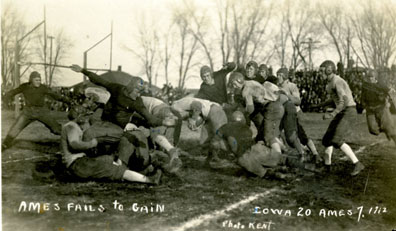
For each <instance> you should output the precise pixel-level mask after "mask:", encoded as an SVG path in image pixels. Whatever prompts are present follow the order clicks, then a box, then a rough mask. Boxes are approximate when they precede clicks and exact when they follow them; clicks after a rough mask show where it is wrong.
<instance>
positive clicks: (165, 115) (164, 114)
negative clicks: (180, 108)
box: [158, 106, 177, 120]
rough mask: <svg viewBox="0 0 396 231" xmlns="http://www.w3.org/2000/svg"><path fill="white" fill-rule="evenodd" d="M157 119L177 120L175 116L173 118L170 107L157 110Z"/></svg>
mask: <svg viewBox="0 0 396 231" xmlns="http://www.w3.org/2000/svg"><path fill="white" fill-rule="evenodd" d="M158 117H159V118H161V119H162V120H164V119H177V116H175V115H174V114H173V113H172V110H171V107H168V106H167V107H163V108H161V109H160V110H159V112H158Z"/></svg>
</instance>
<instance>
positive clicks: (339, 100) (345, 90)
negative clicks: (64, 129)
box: [326, 75, 356, 115]
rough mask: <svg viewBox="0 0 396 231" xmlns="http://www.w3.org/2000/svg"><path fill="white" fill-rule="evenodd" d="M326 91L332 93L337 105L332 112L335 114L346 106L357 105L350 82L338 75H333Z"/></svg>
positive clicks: (331, 95)
mask: <svg viewBox="0 0 396 231" xmlns="http://www.w3.org/2000/svg"><path fill="white" fill-rule="evenodd" d="M326 92H327V93H329V94H330V97H331V99H332V100H333V102H334V103H335V105H336V108H335V110H334V111H333V112H332V113H333V114H334V115H336V114H338V113H339V112H341V111H342V110H344V108H345V107H350V106H356V103H355V101H354V100H353V96H352V91H351V89H350V88H349V85H348V83H347V82H346V81H345V80H344V79H343V78H341V77H340V76H338V75H333V78H332V79H331V80H330V82H329V83H328V84H327V86H326Z"/></svg>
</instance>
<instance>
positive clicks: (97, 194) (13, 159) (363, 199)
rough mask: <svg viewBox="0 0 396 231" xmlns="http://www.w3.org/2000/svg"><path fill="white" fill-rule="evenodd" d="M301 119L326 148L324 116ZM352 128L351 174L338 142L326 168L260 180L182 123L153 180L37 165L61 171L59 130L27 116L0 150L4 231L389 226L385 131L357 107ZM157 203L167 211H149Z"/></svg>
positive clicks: (394, 158) (390, 176) (393, 222)
mask: <svg viewBox="0 0 396 231" xmlns="http://www.w3.org/2000/svg"><path fill="white" fill-rule="evenodd" d="M59 118H60V119H64V118H65V117H64V115H62V114H59ZM13 121H14V119H13V116H12V113H11V112H6V111H3V112H2V129H1V131H2V138H4V136H5V134H6V132H7V131H8V129H9V127H10V124H11V123H12V122H13ZM303 123H304V125H305V127H306V130H307V132H308V133H309V135H310V136H311V138H313V140H314V141H315V143H316V144H317V146H318V149H319V151H320V152H321V153H323V147H322V146H321V145H320V140H321V137H322V136H323V134H324V132H325V129H326V127H327V125H328V123H329V121H323V120H322V119H321V115H320V114H309V113H307V114H306V120H305V121H303ZM350 130H351V132H352V135H351V136H350V139H349V143H350V144H351V147H352V148H353V150H355V151H357V156H358V158H359V159H360V160H361V161H362V163H363V164H364V165H365V166H366V169H365V170H364V171H363V172H362V173H361V174H359V175H358V176H356V177H351V176H350V175H349V172H350V171H351V170H352V165H351V164H350V161H349V160H347V159H345V157H344V156H343V155H342V154H341V153H340V152H339V151H336V152H335V153H334V155H333V168H332V171H331V173H330V174H323V173H322V174H318V173H317V174H314V173H312V172H308V171H303V170H290V171H289V172H288V173H287V174H288V175H289V176H292V180H287V181H286V180H276V179H259V178H257V177H254V176H252V175H249V174H247V173H246V172H245V171H243V170H242V169H241V168H239V167H238V166H237V165H235V164H233V163H231V162H230V164H229V165H227V166H225V167H223V168H220V169H210V168H208V167H206V166H205V165H204V157H205V156H204V155H203V154H202V152H201V148H200V147H199V146H198V144H197V137H198V133H193V134H189V135H186V133H185V132H184V133H182V141H181V144H180V147H181V148H182V149H184V150H186V151H187V152H188V153H189V155H188V156H182V160H183V162H184V166H183V168H182V169H181V171H180V173H179V174H178V175H177V176H164V177H163V179H162V184H161V185H159V186H155V187H152V186H147V185H143V184H135V183H133V184H131V183H122V182H117V183H109V182H77V181H73V180H70V179H67V178H64V177H62V176H61V174H59V176H58V175H57V176H56V177H54V175H51V174H50V175H48V174H44V173H45V169H51V170H53V171H54V172H57V170H59V168H58V165H57V158H58V156H59V155H58V154H57V153H59V142H58V139H59V136H54V135H51V134H50V133H49V131H48V130H47V129H46V128H45V127H44V126H43V125H41V124H39V123H34V124H31V125H30V126H29V127H28V128H27V129H25V130H24V131H23V132H22V133H21V134H20V135H19V137H18V139H17V141H16V143H15V145H14V146H13V147H12V148H11V149H9V150H7V151H5V152H4V153H2V156H1V158H2V214H3V215H2V216H3V217H2V218H3V230H6V231H24V230H29V231H30V230H43V231H46V230H58V231H68V230H73V231H76V230H85V231H89V230H147V231H154V230H238V228H239V229H244V230H256V229H265V230H389V231H391V230H392V229H393V230H395V229H396V193H395V192H396V178H395V175H396V168H395V164H396V147H395V145H394V144H393V143H392V142H389V141H387V140H386V138H385V136H384V135H383V134H382V135H381V136H379V137H375V136H372V135H370V134H369V133H368V131H367V125H366V123H365V118H364V115H359V116H358V117H357V119H356V121H355V123H354V124H351V125H350ZM43 169H44V170H43ZM43 171H44V173H43ZM115 200H117V202H118V203H120V204H122V205H123V210H122V211H120V207H119V205H118V206H117V207H118V208H117V209H114V205H113V202H114V201H115ZM23 201H25V202H27V203H29V202H39V203H41V204H40V206H41V208H40V209H39V211H37V209H33V208H31V210H34V211H18V210H19V208H20V205H21V204H22V202H23ZM45 203H49V204H45ZM136 203H137V204H136ZM84 205H86V207H84ZM88 205H90V206H91V207H89V206H88ZM157 205H159V207H161V208H164V211H163V212H156V209H157ZM47 206H48V208H47ZM79 206H81V207H79ZM144 206H147V212H146V210H144V208H145V207H144ZM162 206H163V207H162ZM68 207H69V209H70V211H68ZM102 208H105V211H104V212H101V211H102ZM138 208H143V209H138ZM151 208H153V210H152V209H151ZM85 209H86V210H92V211H84V210H85ZM136 209H137V210H139V211H137V212H136ZM255 209H256V210H257V211H258V212H261V213H254V211H255ZM271 209H272V211H271ZM275 209H278V210H277V211H275ZM370 209H371V210H370ZM27 210H28V209H27ZM93 210H94V211H93ZM329 210H332V211H330V212H329ZM323 212H325V214H326V216H325V217H324V215H323ZM332 212H335V213H336V214H335V213H332ZM278 213H280V215H279V214H278ZM329 213H332V214H329ZM300 215H301V216H300ZM328 215H329V216H328ZM270 222H271V223H270ZM230 223H232V225H234V226H233V227H229V225H230ZM270 224H271V225H270ZM238 225H239V226H238ZM269 225H270V226H269Z"/></svg>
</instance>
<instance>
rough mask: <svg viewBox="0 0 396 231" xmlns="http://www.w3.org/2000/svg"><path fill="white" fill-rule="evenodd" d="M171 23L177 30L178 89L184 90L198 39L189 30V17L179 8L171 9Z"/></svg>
mask: <svg viewBox="0 0 396 231" xmlns="http://www.w3.org/2000/svg"><path fill="white" fill-rule="evenodd" d="M172 13H173V21H174V23H175V25H176V26H177V29H178V38H177V40H176V41H177V44H179V47H178V49H179V62H178V67H179V68H178V69H179V81H178V87H179V88H182V89H183V88H184V85H185V81H186V79H187V74H188V71H189V68H190V67H191V66H193V65H192V61H193V57H194V55H195V53H196V51H197V50H198V39H197V37H196V36H194V35H193V34H192V33H191V31H190V30H189V24H190V23H191V20H192V19H191V15H189V12H188V11H186V10H185V9H183V8H180V7H174V8H173V12H172Z"/></svg>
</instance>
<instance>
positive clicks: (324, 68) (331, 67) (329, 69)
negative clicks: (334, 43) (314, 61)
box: [319, 60, 336, 77]
mask: <svg viewBox="0 0 396 231" xmlns="http://www.w3.org/2000/svg"><path fill="white" fill-rule="evenodd" d="M319 69H320V73H321V74H322V75H324V77H329V76H330V75H332V74H335V73H336V66H335V64H334V62H333V61H331V60H326V61H324V62H323V63H322V64H320V66H319Z"/></svg>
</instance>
